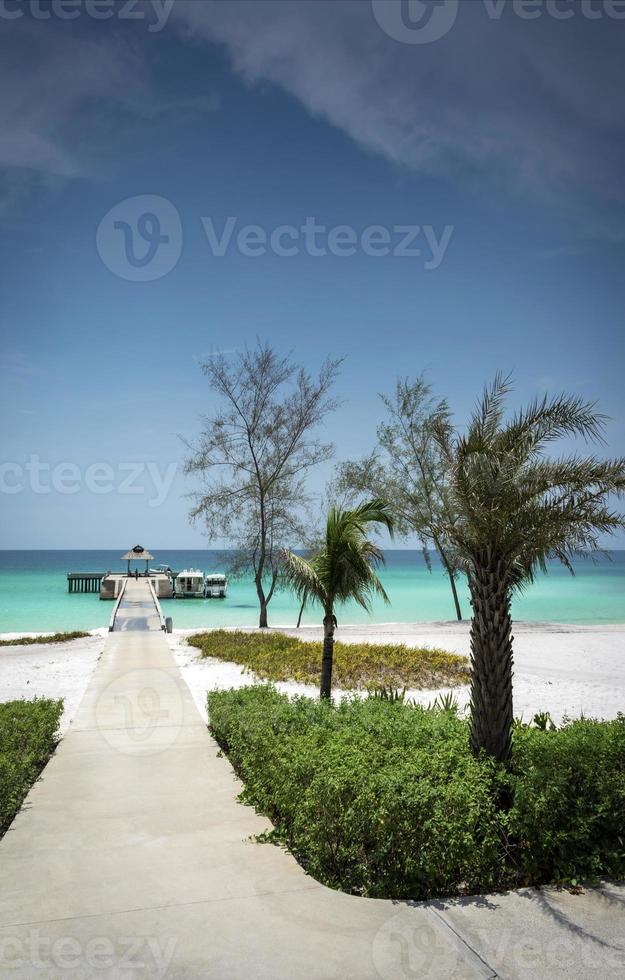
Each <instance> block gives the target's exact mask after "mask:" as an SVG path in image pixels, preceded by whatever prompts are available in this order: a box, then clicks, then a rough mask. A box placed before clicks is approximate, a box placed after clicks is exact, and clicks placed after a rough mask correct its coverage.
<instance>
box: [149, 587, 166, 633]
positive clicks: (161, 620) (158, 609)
mask: <svg viewBox="0 0 625 980" xmlns="http://www.w3.org/2000/svg"><path fill="white" fill-rule="evenodd" d="M148 585H149V586H150V592H151V593H152V598H153V599H154V605H155V606H156V612H157V615H158V621H159V624H160V627H161V629H162V630H164V629H165V617H164V616H163V610H162V609H161V604H160V602H159V601H158V597H157V595H156V589H155V588H154V583H153V582H152V579H151V578H149V579H148Z"/></svg>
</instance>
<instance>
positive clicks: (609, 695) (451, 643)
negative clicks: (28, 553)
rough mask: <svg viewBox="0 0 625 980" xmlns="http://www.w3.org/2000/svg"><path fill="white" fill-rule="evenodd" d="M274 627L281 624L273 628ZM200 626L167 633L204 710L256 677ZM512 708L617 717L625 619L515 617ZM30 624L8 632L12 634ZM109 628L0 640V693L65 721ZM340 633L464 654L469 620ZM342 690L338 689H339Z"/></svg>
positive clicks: (460, 694)
mask: <svg viewBox="0 0 625 980" xmlns="http://www.w3.org/2000/svg"><path fill="white" fill-rule="evenodd" d="M276 629H278V628H276ZM281 631H282V632H285V633H288V634H289V635H291V636H298V637H299V638H301V639H308V640H320V639H321V628H320V627H302V628H301V629H300V630H294V629H292V628H289V629H283V630H281ZM193 632H198V631H197V630H176V631H175V632H174V633H173V634H172V635H171V636H168V637H167V639H168V641H169V644H170V647H171V650H172V652H173V654H174V657H175V659H176V663H177V664H178V666H179V667H180V670H181V672H182V675H183V677H184V679H185V681H186V683H187V685H188V686H189V688H190V690H191V693H192V695H193V698H194V700H195V703H196V704H197V706H198V708H199V710H200V712H201V714H202V716H203V717H204V718H206V692H207V691H208V690H216V689H225V688H229V687H242V686H244V685H245V684H250V683H253V681H254V677H253V675H251V674H249V673H246V672H245V671H244V670H243V668H242V667H240V666H239V665H238V664H233V663H224V662H222V661H220V660H215V659H214V658H208V659H205V660H202V659H200V658H199V657H198V651H197V650H196V649H195V648H194V647H190V646H188V645H187V643H186V637H187V636H188V635H190V634H191V633H193ZM514 633H515V640H514V649H515V665H514V710H515V715H517V716H519V715H522V716H523V718H524V719H525V720H526V721H530V720H531V718H532V716H533V715H534V713H535V712H537V711H549V712H550V713H551V716H552V718H553V720H554V722H556V724H558V723H560V722H561V720H562V718H563V717H564V716H565V715H568V716H570V717H578V716H579V715H580V714H582V713H583V714H585V715H586V716H590V717H598V718H614V717H616V715H617V714H618V712H619V711H625V625H623V624H619V625H614V626H610V625H602V626H570V625H566V624H562V625H560V624H554V623H516V624H515V627H514ZM22 635H24V634H4V635H3V636H2V639H15V638H17V637H18V636H22ZM105 636H106V630H104V629H101V630H94V631H93V632H92V633H91V635H90V636H89V637H86V638H83V639H78V640H73V641H71V642H69V643H60V644H51V645H47V644H34V645H33V646H15V647H2V648H0V700H1V701H10V700H13V699H19V698H28V699H31V698H34V697H51V698H63V699H64V700H65V711H64V714H63V719H62V723H61V730H62V731H66V730H67V728H68V726H69V725H70V723H71V720H72V718H73V717H74V715H75V713H76V710H77V708H78V705H79V703H80V700H81V698H82V696H83V694H84V691H85V690H86V687H87V684H88V683H89V680H90V678H91V675H92V673H93V671H94V669H95V665H96V663H97V661H98V658H99V656H100V655H101V653H102V649H103V646H104V637H105ZM337 639H339V640H341V641H343V642H345V643H350V642H351V643H356V642H376V641H379V642H384V643H405V644H407V645H408V646H421V645H427V646H432V647H434V646H436V647H442V648H443V649H445V650H449V651H451V652H454V653H459V654H462V655H465V656H468V653H469V624H468V623H466V622H465V623H455V622H451V623H387V624H382V625H371V626H342V627H340V628H339V630H338V631H337ZM276 686H277V687H278V688H279V689H280V690H282V691H285V692H287V693H289V694H306V695H309V696H311V697H315V696H316V694H317V691H316V688H315V687H313V686H312V685H306V684H295V683H281V684H278V685H276ZM448 690H449V688H443V689H440V690H428V691H409V692H408V696H410V697H412V698H414V700H415V701H417V702H418V703H420V704H428V702H430V701H432V700H433V699H434V698H435V697H436V696H437V695H438V694H441V693H446V692H447V691H448ZM343 693H346V692H342V691H340V690H338V689H337V690H335V695H336V696H337V697H340V696H341V695H342V694H343ZM454 694H455V696H456V697H457V700H458V702H459V704H460V706H461V707H465V706H466V704H467V702H468V697H469V690H468V687H460V688H455V689H454Z"/></svg>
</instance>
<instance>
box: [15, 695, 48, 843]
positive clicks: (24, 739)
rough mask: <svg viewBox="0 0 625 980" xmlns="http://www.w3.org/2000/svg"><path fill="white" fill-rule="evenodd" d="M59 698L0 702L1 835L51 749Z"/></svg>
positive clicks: (46, 759)
mask: <svg viewBox="0 0 625 980" xmlns="http://www.w3.org/2000/svg"><path fill="white" fill-rule="evenodd" d="M62 713H63V702H62V701H51V700H49V699H47V698H38V699H35V700H34V701H7V702H6V703H5V704H0V837H1V836H2V835H3V834H4V832H5V831H6V830H7V829H8V828H9V825H10V824H11V821H12V820H13V817H14V816H15V814H16V813H17V812H18V810H19V808H20V807H21V805H22V802H23V800H24V798H25V796H26V794H27V793H28V790H29V789H30V787H31V786H32V784H33V783H34V782H35V780H36V779H37V777H38V776H39V773H40V772H41V770H42V769H43V767H44V766H45V764H46V762H47V761H48V759H49V757H50V755H51V753H52V752H53V751H54V749H55V746H56V744H57V741H58V737H57V731H58V727H59V721H60V718H61V715H62Z"/></svg>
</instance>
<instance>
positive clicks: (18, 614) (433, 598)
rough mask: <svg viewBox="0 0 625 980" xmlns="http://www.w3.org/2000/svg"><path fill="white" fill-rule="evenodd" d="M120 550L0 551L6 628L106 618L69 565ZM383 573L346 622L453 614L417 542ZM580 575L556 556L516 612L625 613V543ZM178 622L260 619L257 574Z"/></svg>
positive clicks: (1, 623)
mask: <svg viewBox="0 0 625 980" xmlns="http://www.w3.org/2000/svg"><path fill="white" fill-rule="evenodd" d="M122 552H123V549H121V550H120V551H43V552H34V551H0V632H12V631H15V632H18V631H37V630H42V631H48V630H69V629H94V628H95V627H97V626H106V625H107V624H108V621H109V617H110V615H111V610H112V603H110V602H101V601H100V599H99V598H98V596H97V595H69V593H68V591H67V579H66V575H67V572H69V571H72V572H79V571H96V572H97V571H104V570H106V569H109V568H110V569H113V570H114V571H115V570H119V571H121V570H123V567H124V566H123V563H122V562H120V560H119V556H120V554H122ZM154 554H155V556H156V562H158V563H160V562H164V563H167V564H169V565H170V566H171V567H172V568H174V569H176V570H180V569H182V568H186V567H190V566H193V567H196V568H202V569H204V571H207V572H208V571H217V570H223V568H224V559H223V554H222V555H221V556H220V555H219V553H217V552H212V551H171V550H170V551H166V550H164V551H155V552H154ZM386 558H387V565H386V568H385V569H384V570H383V571H382V573H381V578H382V580H383V582H384V586H385V588H386V591H387V592H388V595H389V597H390V599H391V605H390V606H386V605H385V604H384V603H383V602H381V601H376V603H375V605H374V607H373V611H372V614H371V615H370V616H369V615H368V614H367V613H365V612H364V610H362V609H361V608H360V607H359V606H357V605H355V604H350V605H348V606H345V607H344V608H343V609H340V610H338V618H339V622H342V623H345V624H347V623H382V622H386V623H388V622H416V621H419V620H450V619H454V608H453V603H452V598H451V592H450V589H449V585H448V582H447V579H446V577H445V575H444V574H443V571H442V569H441V567H440V565H438V564H437V563H436V562H435V563H434V568H433V571H432V572H431V573H430V572H428V570H427V568H426V567H425V565H424V562H423V557H422V555H421V554H420V552H418V551H389V552H387V555H386ZM576 573H577V574H576V576H575V577H574V578H573V577H571V575H570V574H569V573H568V572H566V571H565V569H563V568H562V567H561V566H560V565H559V564H557V563H554V564H553V566H552V568H551V570H550V574H549V575H548V576H541V578H540V579H539V580H538V581H537V582H536V583H535V584H534V585H533V586H531V587H530V588H529V589H528V591H527V592H526V594H525V595H523V596H520V597H519V598H517V599H516V600H515V602H514V607H513V612H514V616H515V618H516V619H523V620H535V621H543V622H561V623H623V622H625V551H615V552H613V553H612V561H608V560H607V559H602V560H600V561H599V562H598V563H596V564H594V563H592V562H590V561H578V562H577V563H576ZM460 593H461V602H462V610H463V615H464V616H465V617H467V618H468V616H469V614H470V606H469V601H468V594H467V590H466V588H465V587H464V583H462V584H461V586H460ZM163 610H164V612H165V615H166V616H172V617H173V620H174V626H176V627H200V626H207V627H215V626H237V625H238V626H254V625H256V624H257V622H258V606H257V601H256V593H255V590H254V584H253V582H252V581H251V580H245V581H231V582H230V585H229V590H228V598H227V599H225V600H216V599H212V600H211V599H206V600H197V599H186V600H185V599H176V600H171V601H166V602H164V603H163ZM297 612H298V604H297V602H296V600H295V599H294V598H293V597H292V596H291V595H290V594H289V593H287V592H278V593H277V594H276V595H275V596H274V598H273V599H272V602H271V605H270V607H269V617H270V623H271V624H273V625H276V626H278V625H279V626H283V625H291V624H293V625H294V624H295V622H296V619H297ZM303 622H304V623H318V622H319V611H318V610H315V609H311V610H308V611H307V612H306V613H305V614H304V619H303Z"/></svg>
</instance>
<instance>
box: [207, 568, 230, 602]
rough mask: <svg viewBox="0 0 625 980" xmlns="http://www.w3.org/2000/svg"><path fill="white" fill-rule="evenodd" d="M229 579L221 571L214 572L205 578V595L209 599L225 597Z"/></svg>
mask: <svg viewBox="0 0 625 980" xmlns="http://www.w3.org/2000/svg"><path fill="white" fill-rule="evenodd" d="M227 592H228V579H227V578H226V576H225V575H223V574H222V573H221V572H212V573H211V574H210V575H207V576H206V578H205V579H204V595H205V596H206V598H207V599H225V598H226V593H227Z"/></svg>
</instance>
